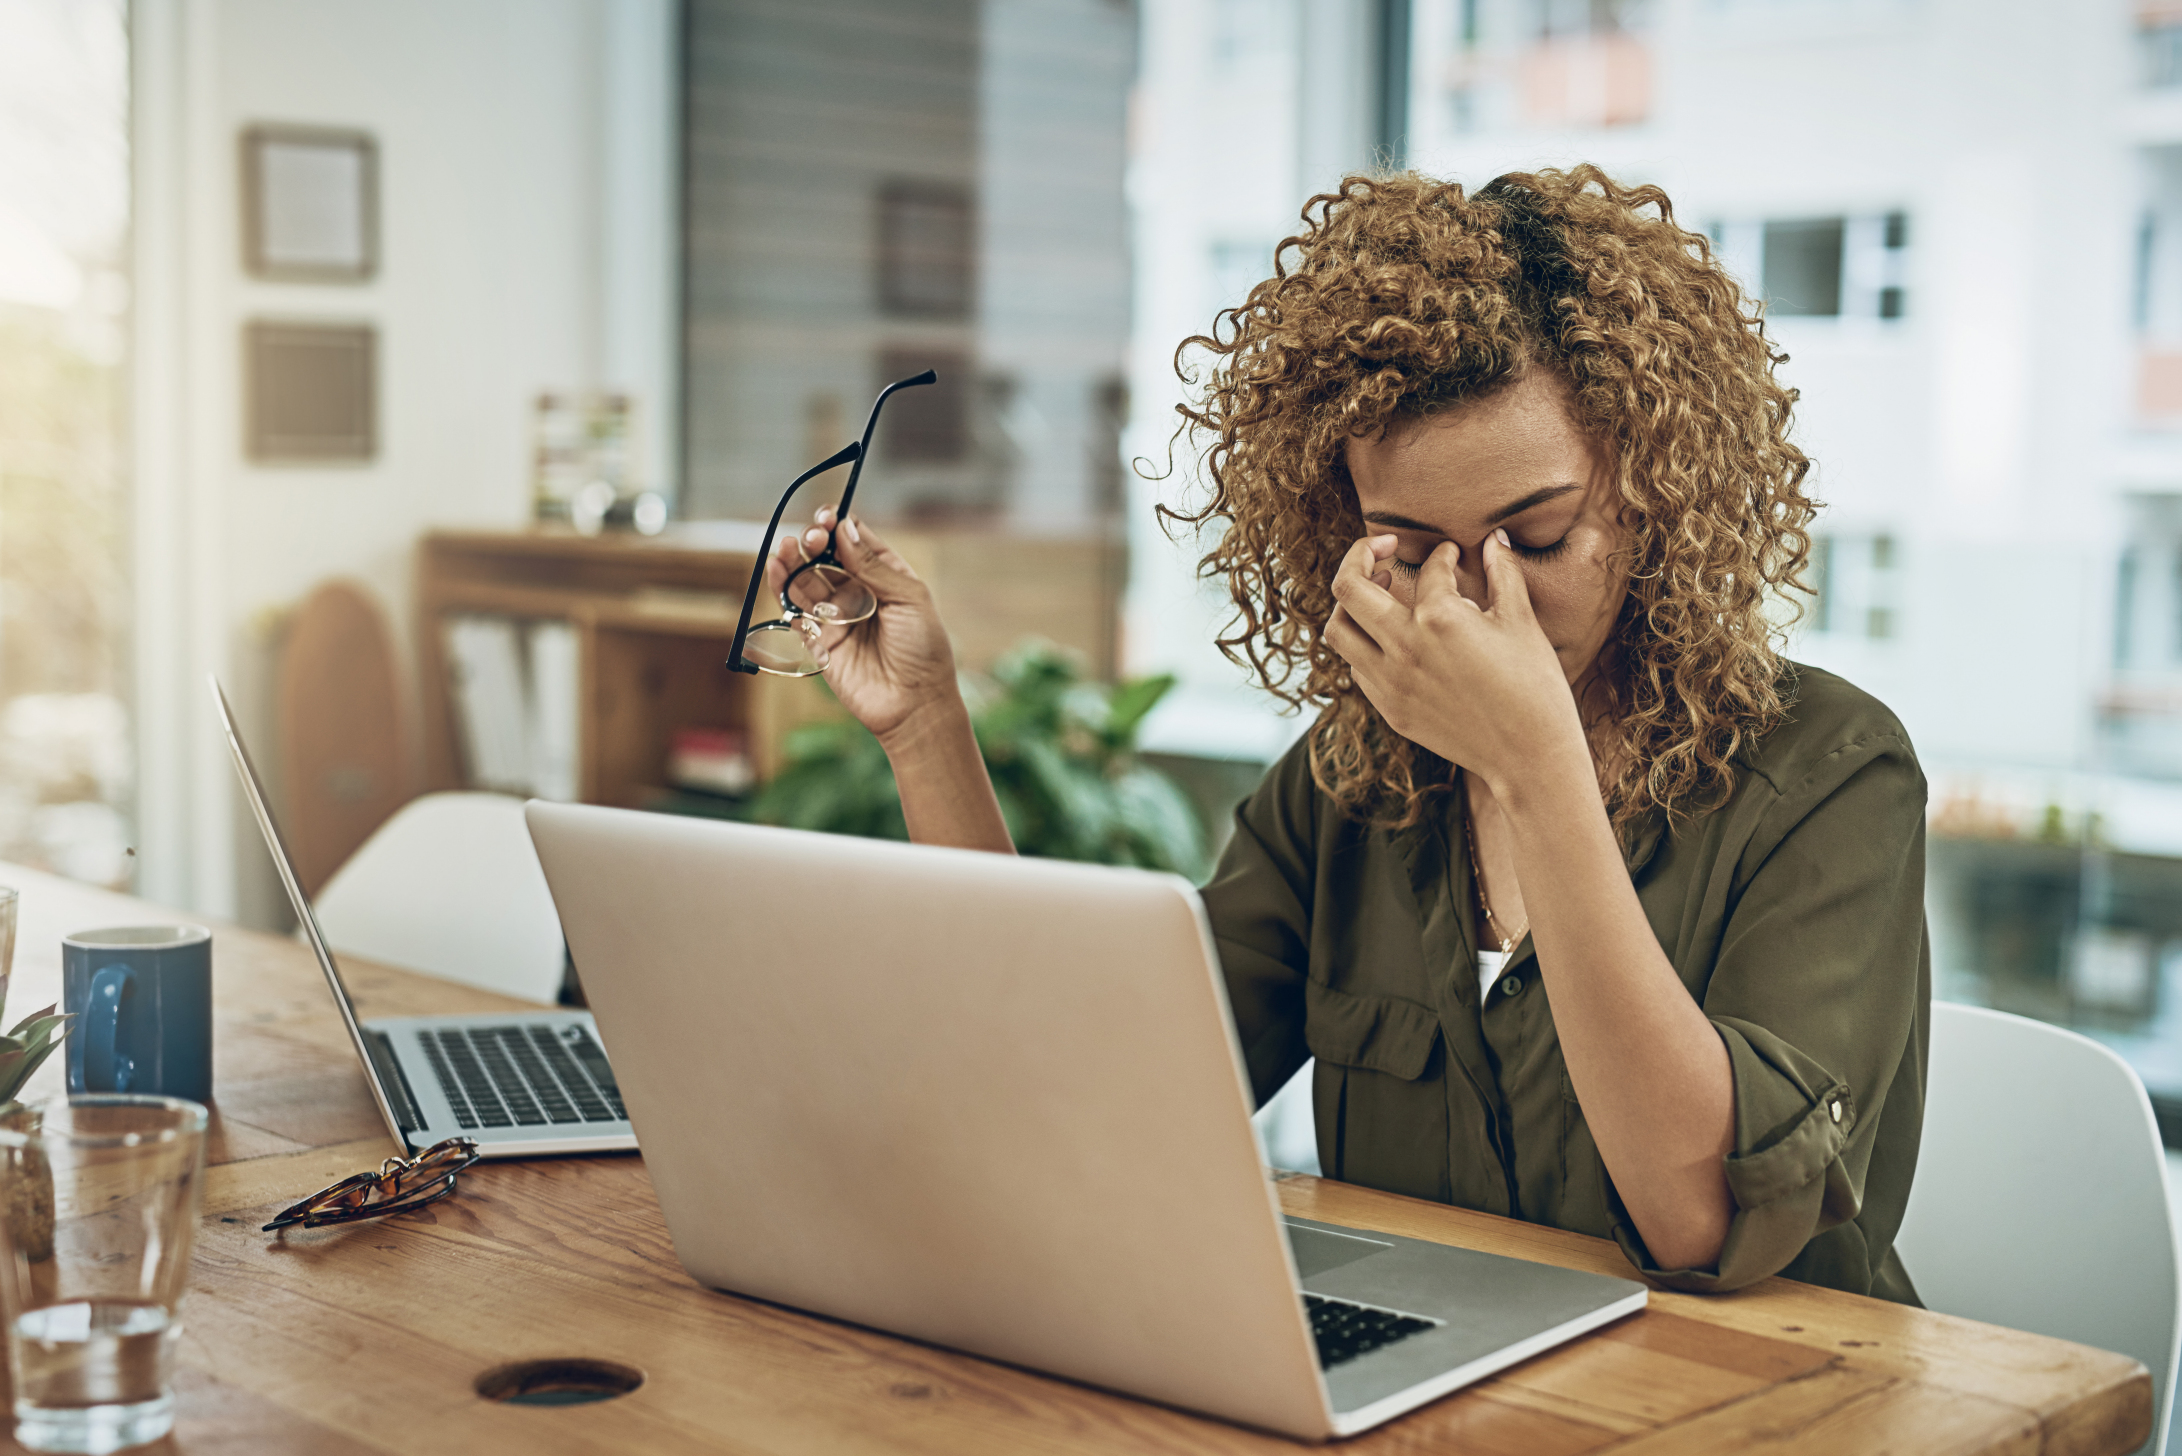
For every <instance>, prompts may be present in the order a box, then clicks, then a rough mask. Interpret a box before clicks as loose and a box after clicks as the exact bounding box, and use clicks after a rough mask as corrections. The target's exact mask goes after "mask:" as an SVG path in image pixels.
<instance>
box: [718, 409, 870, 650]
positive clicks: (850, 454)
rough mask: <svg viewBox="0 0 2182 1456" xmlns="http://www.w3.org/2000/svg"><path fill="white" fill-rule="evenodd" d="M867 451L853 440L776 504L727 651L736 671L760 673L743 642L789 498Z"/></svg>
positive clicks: (799, 478)
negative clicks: (745, 657) (744, 651)
mask: <svg viewBox="0 0 2182 1456" xmlns="http://www.w3.org/2000/svg"><path fill="white" fill-rule="evenodd" d="M863 453H864V447H863V446H862V445H860V444H858V443H856V442H855V441H853V440H852V441H850V442H849V443H848V444H846V445H843V446H842V447H841V448H840V449H838V450H836V451H834V452H833V453H832V454H831V455H828V456H827V457H826V458H825V459H823V460H821V461H819V462H818V463H817V464H816V465H813V466H812V467H811V468H810V469H808V470H806V471H804V472H803V473H802V474H801V475H799V476H797V477H796V478H795V483H794V484H792V485H790V486H789V487H788V489H787V491H786V493H785V494H783V495H782V496H781V498H780V504H779V505H777V506H775V507H773V519H772V520H770V521H768V522H767V523H766V526H765V544H764V545H762V546H760V547H758V564H757V566H756V567H755V568H754V569H753V570H752V571H751V573H750V589H749V590H748V591H746V592H744V593H743V594H742V617H741V619H740V620H739V621H737V622H736V623H735V645H734V646H732V647H730V648H729V649H728V651H727V665H728V667H729V668H730V669H731V670H732V671H735V672H747V673H750V674H752V675H755V674H756V673H757V669H756V668H754V667H750V666H748V665H747V664H745V663H744V662H743V660H742V649H743V642H744V640H745V639H746V638H748V637H749V635H750V613H751V612H752V611H753V610H755V608H756V607H757V604H758V583H760V582H762V581H764V580H765V563H766V561H767V559H768V558H770V557H771V556H772V554H773V537H774V535H775V534H776V533H777V532H778V531H779V530H780V518H781V516H782V515H783V514H784V513H785V512H786V511H787V509H788V502H789V500H790V499H791V498H793V497H794V495H795V493H796V492H797V491H799V490H801V489H803V483H804V482H805V481H807V480H810V479H812V478H813V477H815V476H820V475H824V474H825V473H826V472H827V471H829V470H835V469H838V468H839V467H841V466H843V465H846V464H848V463H849V462H850V461H852V460H857V459H860V458H862V456H863Z"/></svg>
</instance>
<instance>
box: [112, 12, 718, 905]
mask: <svg viewBox="0 0 2182 1456" xmlns="http://www.w3.org/2000/svg"><path fill="white" fill-rule="evenodd" d="M673 13H674V12H673V6H672V3H671V0H441V3H432V0H377V3H374V4H371V5H354V4H342V3H337V0H138V3H137V4H136V6H135V10H134V37H133V42H134V50H135V58H134V67H135V76H134V81H135V87H136V117H135V140H136V147H137V156H136V179H135V181H136V196H137V219H136V239H135V241H136V254H137V258H136V290H137V317H136V327H137V344H138V356H137V361H136V374H135V390H136V408H137V421H136V431H137V440H136V489H137V527H138V548H137V589H138V620H137V625H136V650H137V656H138V663H139V668H138V684H137V707H138V739H139V744H140V750H139V752H140V757H141V761H142V764H141V770H142V771H141V777H140V783H141V786H142V787H141V792H140V800H139V806H140V807H139V818H140V824H139V840H138V844H139V863H140V870H139V884H140V888H141V889H142V891H143V892H144V893H146V894H148V895H150V896H152V897H154V898H157V899H161V900H164V901H168V902H171V903H175V904H178V905H182V906H185V907H187V908H190V909H193V910H196V911H199V912H201V913H204V914H208V915H233V914H236V913H238V912H240V913H242V914H244V915H246V916H247V917H250V918H254V919H264V918H268V917H269V916H270V915H272V914H273V913H275V912H274V910H273V907H272V906H271V905H270V904H269V903H268V897H267V890H268V882H267V881H266V879H265V877H264V871H263V867H262V866H263V860H262V856H261V855H259V854H258V853H257V852H256V850H255V846H254V844H253V843H252V842H251V841H252V840H253V839H254V834H251V835H250V836H249V837H247V838H246V837H244V833H243V831H244V830H246V829H247V826H246V825H242V824H240V823H239V822H238V820H237V817H236V812H235V811H236V807H237V804H238V801H237V800H236V798H235V796H234V791H233V783H232V770H231V769H230V768H229V766H228V764H227V762H226V760H225V756H224V749H223V747H222V745H221V744H220V743H218V742H217V741H215V735H214V733H213V731H212V719H211V716H210V710H209V705H208V703H207V701H206V696H205V689H204V686H203V678H204V675H205V674H206V673H207V672H218V673H219V674H221V676H222V677H223V678H224V679H226V680H227V681H228V682H229V685H230V690H231V692H233V693H235V694H236V695H237V696H238V697H239V699H240V703H239V706H240V708H241V710H242V713H243V716H244V719H245V731H246V732H250V733H252V734H253V735H254V736H255V738H256V739H257V740H258V741H259V742H260V743H261V744H264V745H265V749H266V750H267V751H268V752H267V756H270V755H269V750H270V749H271V747H272V745H271V743H270V734H269V729H268V714H267V703H266V688H267V687H268V686H269V684H268V683H267V681H266V676H267V672H268V667H269V662H270V655H269V653H268V651H267V643H268V640H269V637H270V631H269V624H271V623H273V622H275V621H277V618H278V615H279V613H280V612H282V611H283V610H284V609H285V608H287V607H289V606H291V605H292V604H294V603H295V602H296V601H297V600H298V599H299V598H301V597H302V596H303V595H304V594H305V593H307V592H308V591H309V590H310V589H311V587H312V586H313V585H314V584H316V583H317V582H319V581H321V580H324V579H325V578H327V577H330V576H354V577H359V578H361V579H362V580H364V581H365V582H366V583H368V584H369V585H370V586H371V587H372V588H373V589H374V590H375V591H376V592H377V594H378V595H379V597H380V599H381V600H382V602H383V603H384V604H385V606H386V607H387V608H388V610H389V612H390V613H391V614H392V616H393V618H394V621H395V625H396V632H397V637H398V640H399V641H400V643H401V645H402V648H403V650H404V651H405V652H406V650H407V646H408V631H409V626H408V616H409V614H408V607H409V599H410V589H411V588H410V574H411V572H410V568H411V557H412V547H413V543H414V542H415V540H416V538H417V536H418V534H419V533H420V532H422V531H424V530H426V529H429V528H431V527H435V526H467V527H496V528H508V527H516V526H520V525H521V524H523V522H524V521H525V520H526V519H527V516H528V512H529V420H530V410H531V401H532V399H533V397H534V396H535V395H536V394H537V393H538V392H539V391H540V390H542V389H549V388H559V389H566V388H586V387H613V388H623V389H627V390H630V391H632V392H633V393H634V394H635V395H636V396H637V397H638V399H639V400H640V407H641V408H644V409H646V410H647V411H648V413H647V415H646V416H645V417H644V425H643V428H644V433H645V435H646V436H647V439H646V446H647V459H648V464H649V465H650V467H651V468H652V472H653V476H652V478H653V479H654V480H655V481H659V482H661V483H665V484H668V485H670V486H671V480H667V479H666V478H665V469H666V467H669V466H671V465H672V463H673V460H674V454H673V451H672V450H671V449H669V448H667V444H668V442H669V441H671V440H672V439H673V438H674V435H673V418H672V410H671V407H672V405H673V403H674V399H675V383H674V382H675V374H676V342H675V341H676V330H675V323H674V320H675V317H676V305H675V297H674V277H675V271H676V263H675V250H674V234H675V221H674V219H675V209H674V200H673V185H672V184H673V177H674V175H675V168H674V162H673V158H674V156H675V144H674V115H675V112H674V100H673V97H674V85H673V77H674V74H675V68H674V52H673V39H674V37H673ZM261 121H275V122H300V123H313V124H321V125H328V126H342V127H356V128H361V129H363V130H366V131H369V132H371V133H372V134H373V135H374V136H375V137H376V138H377V140H378V144H379V155H380V217H381V266H380V269H379V273H378V276H377V277H376V278H374V279H373V280H371V281H370V282H368V283H366V284H363V285H360V286H353V287H338V286H301V285H289V284H270V283H263V282H258V281H254V280H251V279H249V278H248V277H247V276H246V275H245V274H244V272H243V270H242V266H241V263H240V247H239V240H238V236H237V234H238V228H239V221H238V219H239V205H238V201H237V186H238V179H237V165H238V164H237V155H238V148H237V137H238V134H239V132H240V131H241V129H242V128H243V127H245V126H246V125H248V124H250V123H252V122H261ZM257 317H283V318H305V319H332V320H363V321H369V322H370V323H372V324H373V325H375V326H376V327H377V329H378V331H379V350H380V354H379V358H380V362H379V421H378V424H379V441H380V443H379V452H378V457H377V458H376V459H375V460H373V461H372V462H371V463H369V464H367V465H361V466H355V467H348V468H328V469H294V468H285V467H284V468H279V469H269V468H263V467H258V466H253V465H250V464H247V463H246V462H245V461H244V460H243V458H242V450H241V400H240V393H239V388H240V385H239V381H240V361H239V349H240V335H241V329H242V326H243V323H244V321H245V320H247V319H251V318H257ZM238 866H239V867H240V868H239V869H238Z"/></svg>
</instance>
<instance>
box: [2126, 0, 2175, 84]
mask: <svg viewBox="0 0 2182 1456" xmlns="http://www.w3.org/2000/svg"><path fill="white" fill-rule="evenodd" d="M2137 74H2138V77H2139V78H2140V79H2141V80H2142V81H2143V83H2144V84H2145V85H2146V86H2150V87H2153V88H2155V89H2156V88H2163V87H2168V86H2173V85H2176V84H2182V3H2177V0H2140V3H2139V4H2138V5H2137Z"/></svg>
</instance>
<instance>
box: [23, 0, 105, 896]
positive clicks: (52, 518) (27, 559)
mask: <svg viewBox="0 0 2182 1456" xmlns="http://www.w3.org/2000/svg"><path fill="white" fill-rule="evenodd" d="M127 75H128V67H127V42H126V38H125V33H124V16H123V8H122V6H121V5H119V4H117V3H108V0H15V3H11V4H8V5H6V6H0V858H4V859H9V860H15V861H18V862H21V863H27V864H33V865H38V866H41V867H43V868H47V869H52V870H56V871H58V872H60V873H62V874H66V875H71V876H74V877H75V878H78V879H84V880H91V881H95V882H98V883H101V884H121V883H124V882H126V881H127V880H128V879H129V878H130V865H129V859H128V853H127V851H128V846H129V843H130V830H129V807H130V795H131V770H132V767H133V759H134V754H133V749H132V743H131V731H130V715H129V708H128V700H129V693H128V688H127V682H128V678H127V670H128V630H127V624H128V616H129V610H130V596H129V576H128V572H127V568H126V556H125V552H126V545H127V541H128V521H127V518H126V515H125V511H126V508H127V494H126V480H125V476H124V464H123V462H124V459H125V455H124V450H123V440H124V433H123V431H124V415H123V390H122V385H123V362H124V358H125V341H126V336H125V332H124V326H125V318H126V309H127V306H128V286H127V281H126V274H125V272H124V261H125V242H126V227H127V222H128V180H129V179H128V141H127V121H128V92H127Z"/></svg>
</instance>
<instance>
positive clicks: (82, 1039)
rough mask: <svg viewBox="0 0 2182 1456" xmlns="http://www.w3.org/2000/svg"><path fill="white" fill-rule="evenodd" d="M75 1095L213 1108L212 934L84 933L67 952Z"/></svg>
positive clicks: (65, 1001)
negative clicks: (182, 1100) (183, 1100)
mask: <svg viewBox="0 0 2182 1456" xmlns="http://www.w3.org/2000/svg"><path fill="white" fill-rule="evenodd" d="M61 1009H62V1010H63V1011H71V1012H74V1013H75V1017H76V1019H75V1020H74V1021H73V1022H72V1023H70V1024H69V1028H68V1090H69V1091H70V1092H139V1093H152V1094H156V1095H158V1096H162V1097H187V1098H188V1099H189V1100H190V1101H192V1102H208V1101H210V1100H211V1098H212V932H211V931H209V930H206V929H205V928H203V927H202V926H197V925H143V926H128V927H124V928H122V929H118V930H85V931H81V932H78V933H77V934H75V935H71V936H69V937H68V938H67V939H66V940H64V941H62V942H61Z"/></svg>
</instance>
